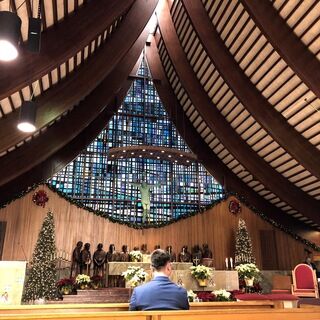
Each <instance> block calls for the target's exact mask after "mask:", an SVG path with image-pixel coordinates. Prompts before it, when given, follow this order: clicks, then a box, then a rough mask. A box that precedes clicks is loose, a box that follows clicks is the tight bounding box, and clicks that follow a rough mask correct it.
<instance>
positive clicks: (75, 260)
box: [70, 241, 83, 278]
mask: <svg viewBox="0 0 320 320" xmlns="http://www.w3.org/2000/svg"><path fill="white" fill-rule="evenodd" d="M82 246H83V242H82V241H78V242H77V246H76V247H75V248H74V249H73V251H72V256H71V268H70V278H72V277H76V276H77V275H78V274H79V273H80V269H81V249H82Z"/></svg>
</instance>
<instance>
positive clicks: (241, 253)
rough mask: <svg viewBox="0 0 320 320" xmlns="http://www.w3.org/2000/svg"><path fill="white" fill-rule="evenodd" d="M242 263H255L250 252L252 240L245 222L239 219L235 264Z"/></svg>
mask: <svg viewBox="0 0 320 320" xmlns="http://www.w3.org/2000/svg"><path fill="white" fill-rule="evenodd" d="M244 263H256V259H255V257H254V256H253V253H252V242H251V238H250V236H249V233H248V230H247V226H246V223H245V221H244V220H243V219H239V224H238V230H237V234H236V252H235V265H236V266H238V265H239V264H244Z"/></svg>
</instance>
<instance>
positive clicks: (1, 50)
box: [0, 11, 21, 61]
mask: <svg viewBox="0 0 320 320" xmlns="http://www.w3.org/2000/svg"><path fill="white" fill-rule="evenodd" d="M20 28H21V19H20V18H19V17H18V15H17V14H15V13H13V12H10V11H0V60H1V61H12V60H14V59H16V58H17V56H18V49H17V47H18V43H19V38H20Z"/></svg>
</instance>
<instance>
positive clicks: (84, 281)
mask: <svg viewBox="0 0 320 320" xmlns="http://www.w3.org/2000/svg"><path fill="white" fill-rule="evenodd" d="M90 282H91V279H90V277H89V276H87V275H86V274H78V275H77V277H76V284H77V285H78V287H79V288H80V289H81V290H84V289H87V288H88V287H89V284H90Z"/></svg>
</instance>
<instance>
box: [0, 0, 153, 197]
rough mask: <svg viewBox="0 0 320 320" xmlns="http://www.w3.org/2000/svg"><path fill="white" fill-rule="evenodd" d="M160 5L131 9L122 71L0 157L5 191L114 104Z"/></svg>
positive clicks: (141, 2) (143, 1) (145, 0)
mask: <svg viewBox="0 0 320 320" xmlns="http://www.w3.org/2000/svg"><path fill="white" fill-rule="evenodd" d="M156 4H157V0H153V1H150V0H137V1H136V3H135V5H134V6H133V7H132V9H131V10H132V11H131V10H130V13H129V14H128V15H127V18H126V19H127V22H128V25H129V26H130V28H129V27H128V28H126V31H127V32H126V34H125V35H123V33H121V35H122V37H121V38H119V39H118V40H119V41H120V40H122V39H123V37H124V36H125V38H126V39H127V40H128V41H126V42H123V41H121V44H122V46H125V47H126V46H129V48H130V49H129V50H125V53H126V54H127V55H124V57H125V58H124V59H122V60H121V59H120V60H119V61H118V63H117V65H116V66H118V68H116V69H115V68H114V69H113V71H112V72H111V73H109V74H108V76H107V77H106V78H105V79H104V80H103V81H102V82H101V83H100V84H99V85H98V86H97V87H96V88H95V89H94V90H93V91H92V92H91V93H90V95H88V96H87V97H86V98H85V99H84V100H82V101H81V102H80V103H79V105H78V106H77V107H75V108H74V109H73V110H72V111H71V112H70V113H69V115H68V116H67V117H64V118H62V119H61V120H60V121H58V122H56V123H55V124H54V125H52V126H51V127H50V128H47V130H46V132H45V133H44V134H42V135H39V136H38V137H37V138H36V139H34V140H33V141H31V142H29V143H28V144H25V145H23V146H21V147H20V148H18V149H16V150H15V151H13V152H11V153H9V154H8V155H7V156H5V157H2V158H0V172H1V173H0V176H1V178H0V186H1V189H5V186H6V184H8V183H10V182H11V181H12V180H15V179H17V178H18V177H19V176H21V175H24V174H25V173H26V172H31V170H33V168H34V167H36V166H37V165H39V164H40V163H41V162H44V161H46V159H47V158H49V157H51V156H52V155H53V154H55V153H58V152H59V150H60V149H62V148H63V147H64V146H65V145H66V144H68V142H70V141H71V140H72V139H74V138H76V137H77V135H78V134H80V133H81V131H82V130H84V129H85V128H86V126H88V125H90V123H91V122H92V121H94V119H96V118H97V117H99V114H100V112H102V111H103V110H104V109H105V108H106V105H107V104H108V103H109V102H110V100H109V99H110V97H111V96H113V95H114V94H115V93H116V92H117V91H118V90H119V89H120V88H121V84H122V83H123V82H125V81H126V79H127V77H128V75H129V74H130V71H131V70H132V68H133V67H134V65H135V63H136V61H137V60H138V58H139V56H140V54H141V51H142V50H143V47H144V44H145V41H146V40H147V36H148V30H147V28H145V26H146V24H147V22H148V20H149V18H150V16H151V14H152V12H153V11H154V9H155V6H156ZM137 17H138V18H137ZM133 26H134V27H133ZM144 28H145V29H144ZM132 42H133V43H132ZM116 66H115V67H116ZM93 106H94V107H93ZM70 147H71V146H70ZM74 156H76V155H74ZM64 165H66V164H64ZM32 172H33V171H32ZM30 175H31V174H30ZM1 196H2V194H1Z"/></svg>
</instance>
